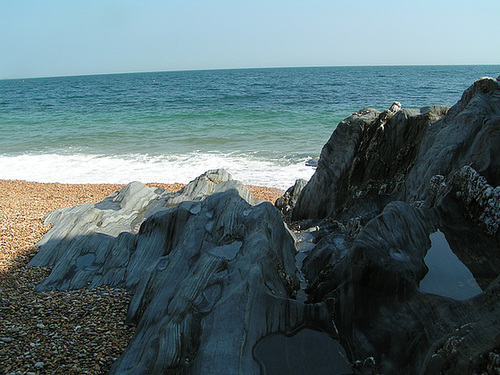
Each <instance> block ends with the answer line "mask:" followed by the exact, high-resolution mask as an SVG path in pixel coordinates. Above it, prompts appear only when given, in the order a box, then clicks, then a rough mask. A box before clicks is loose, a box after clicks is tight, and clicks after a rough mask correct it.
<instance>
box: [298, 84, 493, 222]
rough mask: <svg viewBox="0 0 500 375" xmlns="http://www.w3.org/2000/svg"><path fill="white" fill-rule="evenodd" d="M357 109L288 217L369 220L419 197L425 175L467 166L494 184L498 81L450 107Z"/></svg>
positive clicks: (475, 88) (426, 185)
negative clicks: (391, 204) (387, 208)
mask: <svg viewBox="0 0 500 375" xmlns="http://www.w3.org/2000/svg"><path fill="white" fill-rule="evenodd" d="M400 108H401V106H400V105H399V103H395V104H393V106H391V108H390V109H389V110H387V111H384V112H379V111H377V110H374V109H370V108H368V109H364V110H362V111H359V112H357V113H355V114H353V115H352V116H351V117H349V118H347V119H345V120H344V121H342V122H341V123H340V124H339V125H338V127H337V129H336V130H335V132H334V133H333V134H332V136H331V138H330V140H329V141H328V143H327V144H326V145H325V146H324V147H323V150H322V152H321V156H320V160H319V163H318V168H317V170H316V173H315V174H314V176H313V177H312V178H311V180H310V181H309V183H308V184H307V185H306V187H305V188H304V191H303V193H302V194H301V195H300V197H299V199H298V201H297V204H296V206H295V208H294V209H293V214H292V219H293V220H300V219H305V218H328V217H335V218H336V219H344V220H348V219H350V218H352V217H355V216H360V215H364V216H368V217H370V218H372V217H374V216H375V215H376V214H379V213H380V212H382V210H383V208H384V207H385V206H386V205H387V204H388V203H389V202H390V201H394V200H403V201H408V202H416V201H425V200H427V199H428V198H429V197H428V195H429V190H430V187H431V178H432V177H433V176H436V175H441V176H443V177H444V178H445V180H446V181H449V180H450V179H451V178H452V176H453V174H454V173H456V172H457V171H458V169H460V168H461V167H463V166H465V165H469V166H471V167H472V168H474V169H475V170H476V171H478V173H479V174H481V175H482V176H483V177H484V178H485V179H486V181H487V182H488V183H489V184H490V185H492V186H498V185H499V184H500V173H499V172H498V171H499V170H500V168H499V163H500V160H499V158H500V156H499V152H498V145H499V144H500V130H499V129H498V123H499V122H500V89H499V82H498V81H497V80H495V79H492V78H482V79H480V80H478V81H477V82H475V83H474V85H472V86H471V87H470V88H469V89H467V90H466V91H465V92H464V95H463V96H462V99H461V100H460V101H459V102H458V103H457V104H456V105H455V106H453V107H452V108H451V109H449V108H447V107H442V106H432V107H425V108H422V109H420V110H400Z"/></svg>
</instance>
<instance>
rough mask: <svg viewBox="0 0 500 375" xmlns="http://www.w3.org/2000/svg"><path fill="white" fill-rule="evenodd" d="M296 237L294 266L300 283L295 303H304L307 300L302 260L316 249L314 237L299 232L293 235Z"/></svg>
mask: <svg viewBox="0 0 500 375" xmlns="http://www.w3.org/2000/svg"><path fill="white" fill-rule="evenodd" d="M295 237H296V240H297V242H296V248H297V254H295V266H296V267H297V277H298V278H299V281H300V289H299V291H298V292H297V301H300V302H304V301H305V300H306V299H307V294H306V292H305V288H306V285H307V282H306V280H305V277H304V274H303V273H302V265H303V264H304V259H305V258H306V256H307V253H308V252H309V251H311V250H312V249H314V248H315V247H316V244H315V243H313V240H314V236H313V235H312V234H311V233H307V232H299V233H295Z"/></svg>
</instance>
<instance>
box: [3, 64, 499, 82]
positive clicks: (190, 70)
mask: <svg viewBox="0 0 500 375" xmlns="http://www.w3.org/2000/svg"><path fill="white" fill-rule="evenodd" d="M384 66H388V67H389V66H393V67H397V66H409V67H410V66H500V64H489V63H479V64H452V63H451V64H449V63H448V64H359V65H304V66H298V65H297V66H295V65H293V66H267V67H235V68H199V69H167V70H143V71H138V70H137V71H136V70H133V71H122V72H100V73H81V74H78V73H76V74H69V75H47V76H26V77H14V78H0V81H8V80H22V79H44V78H70V77H87V76H101V75H118V74H143V73H170V72H203V71H224V70H259V69H300V68H362V67H384Z"/></svg>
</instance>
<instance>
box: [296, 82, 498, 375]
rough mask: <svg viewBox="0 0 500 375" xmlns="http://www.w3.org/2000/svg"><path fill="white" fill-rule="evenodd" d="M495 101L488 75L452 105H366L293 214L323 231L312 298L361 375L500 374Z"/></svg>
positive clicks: (313, 254) (334, 144)
mask: <svg viewBox="0 0 500 375" xmlns="http://www.w3.org/2000/svg"><path fill="white" fill-rule="evenodd" d="M499 99H500V85H499V82H498V81H497V80H495V79H491V78H482V79H480V80H478V81H477V82H475V83H474V84H473V85H472V86H471V87H470V88H469V89H467V90H466V91H465V92H464V94H463V96H462V99H461V100H460V101H459V102H458V103H457V104H456V105H454V106H453V107H451V108H449V109H448V108H446V107H440V106H432V107H426V108H422V109H420V110H404V109H403V110H399V111H395V110H394V108H395V109H397V108H398V107H399V106H397V105H396V106H395V107H394V106H393V108H392V109H391V110H388V111H385V112H378V111H376V110H373V109H366V110H363V111H360V112H357V113H355V114H354V115H352V116H351V117H349V118H348V119H346V120H344V121H343V122H341V123H340V124H339V126H338V128H337V129H336V130H335V132H334V133H333V134H332V137H331V138H330V140H329V141H328V143H327V144H326V145H325V147H324V148H323V151H322V153H321V157H320V161H319V164H318V168H317V171H316V173H315V175H314V176H313V177H312V178H311V180H310V181H309V183H308V184H307V185H306V186H305V187H304V189H303V190H302V193H301V195H300V196H299V199H298V200H297V203H296V205H295V207H294V208H293V212H292V219H294V220H301V221H303V222H305V223H308V224H307V226H308V225H310V223H311V220H315V221H316V223H318V224H317V227H316V228H317V230H316V233H317V235H316V241H315V242H316V247H314V248H313V249H311V250H310V251H309V253H308V254H307V256H306V258H305V259H304V261H303V264H304V266H303V269H302V272H303V273H304V274H305V275H306V277H307V280H308V281H309V285H308V288H307V293H308V297H309V302H312V303H318V302H321V301H329V304H330V306H332V313H333V318H334V322H335V325H336V328H337V329H338V332H339V335H340V337H341V338H342V339H343V340H344V341H343V343H344V347H345V348H346V351H347V355H348V356H349V358H350V360H351V362H352V363H353V364H354V365H355V367H357V370H358V371H359V372H360V373H370V374H371V373H382V374H400V373H408V374H441V373H449V374H456V373H482V372H484V373H494V372H495V371H499V370H500V361H497V358H498V355H499V349H498V348H499V347H500V339H499V336H498V334H497V332H498V327H499V321H498V318H497V317H498V316H499V313H500V299H499V297H498V296H499V295H500V294H499V293H498V291H499V288H500V277H499V276H498V275H499V274H500V261H499V260H498V259H499V257H498V254H499V253H500V231H499V224H500V220H499V219H500V201H499V192H500V190H499V189H500V186H499V182H500V180H499V179H498V171H499V168H498V163H499V158H500V148H499V145H500V138H499V137H500V100H499ZM332 223H336V225H335V226H334V227H332ZM301 226H302V224H298V225H296V227H299V228H300V227H301ZM328 228H331V229H328ZM325 232H326V233H325Z"/></svg>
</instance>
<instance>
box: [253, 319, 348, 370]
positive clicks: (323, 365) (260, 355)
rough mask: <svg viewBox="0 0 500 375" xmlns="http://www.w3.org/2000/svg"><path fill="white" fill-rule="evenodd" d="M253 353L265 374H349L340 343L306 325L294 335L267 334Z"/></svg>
mask: <svg viewBox="0 0 500 375" xmlns="http://www.w3.org/2000/svg"><path fill="white" fill-rule="evenodd" d="M254 355H255V357H256V358H257V360H258V361H259V362H260V364H261V365H262V367H263V369H264V372H263V373H264V374H272V375H275V374H277V375H280V374H286V375H291V374H294V375H303V374H315V375H322V374H352V369H351V366H350V365H349V363H348V362H347V360H346V359H345V358H346V357H345V352H344V349H343V348H342V346H341V345H340V344H339V342H338V341H337V340H334V339H333V338H331V337H330V336H329V335H328V334H327V333H325V332H318V331H315V330H313V329H308V328H306V329H302V330H301V331H299V332H298V333H297V334H295V335H293V336H286V335H284V334H276V335H270V336H267V337H265V338H263V339H262V340H261V341H259V342H258V343H257V345H256V346H255V348H254Z"/></svg>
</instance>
